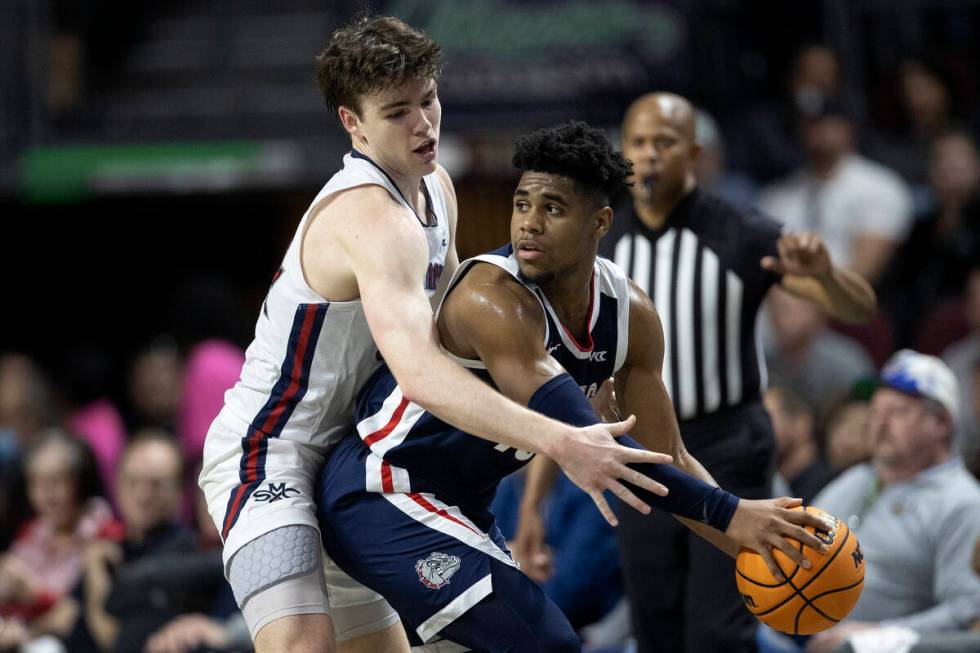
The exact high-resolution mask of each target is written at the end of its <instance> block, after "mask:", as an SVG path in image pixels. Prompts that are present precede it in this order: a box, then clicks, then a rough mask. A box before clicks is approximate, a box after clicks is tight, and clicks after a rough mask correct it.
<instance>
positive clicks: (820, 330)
mask: <svg viewBox="0 0 980 653" xmlns="http://www.w3.org/2000/svg"><path fill="white" fill-rule="evenodd" d="M766 314H767V316H768V318H769V319H768V322H767V323H765V324H764V327H765V325H768V326H769V327H770V328H769V330H768V331H765V330H764V331H763V333H764V336H763V342H764V344H765V346H764V350H765V356H766V365H767V366H768V367H769V371H770V373H771V374H772V376H773V378H779V379H782V380H783V381H785V382H786V383H787V384H788V385H789V386H791V387H794V388H798V389H799V391H800V394H801V395H803V396H805V397H807V398H808V400H809V402H810V403H811V404H812V406H813V408H814V410H815V411H816V418H817V422H822V420H823V419H824V417H826V415H827V411H828V410H829V408H830V407H831V406H832V405H834V404H835V403H837V402H839V401H840V400H841V399H843V398H844V397H846V396H847V394H848V393H849V392H850V390H851V387H852V386H853V385H854V383H855V382H856V381H857V380H859V379H861V378H864V377H870V376H873V375H874V370H875V367H874V363H873V362H872V361H871V357H870V356H869V355H868V353H867V352H866V351H865V350H864V349H863V348H862V347H861V346H860V345H859V344H857V343H856V342H855V341H853V340H851V339H850V338H848V337H847V336H844V335H841V334H839V333H837V332H835V331H831V330H830V329H829V328H827V320H826V317H825V316H824V313H823V312H822V311H821V310H820V308H819V307H817V306H815V305H813V304H811V303H809V302H805V301H802V300H800V299H798V298H796V297H794V296H793V295H790V294H789V293H788V292H786V291H784V290H782V289H781V288H773V289H772V291H770V293H769V296H768V298H767V299H766ZM764 327H763V328H764ZM794 496H795V495H794Z"/></svg>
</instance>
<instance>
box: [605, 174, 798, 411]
mask: <svg viewBox="0 0 980 653" xmlns="http://www.w3.org/2000/svg"><path fill="white" fill-rule="evenodd" d="M781 229H782V225H780V224H779V223H778V222H776V221H774V220H771V219H769V218H767V217H765V216H763V215H761V214H759V213H757V212H751V211H749V212H745V211H741V210H739V209H736V208H735V207H733V206H731V205H729V204H727V203H725V202H723V201H722V200H720V199H718V198H716V197H713V196H712V195H709V194H706V193H704V192H701V191H698V190H694V191H693V192H691V193H690V194H689V195H688V196H687V197H685V198H684V199H683V200H682V201H681V203H680V204H678V205H677V207H675V208H674V211H673V212H672V213H671V215H670V217H669V218H668V220H667V223H666V224H665V225H664V227H663V228H661V229H659V230H656V231H654V230H652V229H649V228H648V227H646V225H644V224H643V223H642V222H641V221H640V220H639V218H638V217H637V216H636V214H635V211H634V209H633V203H632V199H631V198H629V197H627V198H626V200H625V201H624V202H623V203H621V204H620V205H619V208H618V209H617V210H616V214H615V219H614V220H613V224H612V227H611V229H610V231H609V233H608V234H607V235H606V237H605V238H604V239H603V240H602V241H601V242H600V245H599V253H600V255H602V256H605V257H607V258H611V259H613V260H614V261H615V262H616V263H618V264H619V265H620V266H621V267H622V268H623V269H624V270H625V271H626V273H627V274H628V275H629V276H630V277H632V278H633V280H634V281H635V282H636V284H637V285H638V286H639V287H640V288H642V289H643V290H644V291H646V293H647V294H648V295H650V297H651V298H653V301H654V304H656V307H657V312H659V313H660V319H661V321H662V322H663V327H664V369H663V376H664V384H665V385H666V386H667V392H668V393H669V394H670V397H671V400H672V401H673V403H674V410H675V412H676V413H677V418H678V420H680V421H682V422H684V421H687V420H692V419H696V418H699V417H704V416H707V415H712V414H715V413H720V412H722V411H724V410H726V409H728V408H732V407H736V406H741V405H743V404H746V403H748V402H751V401H755V400H757V399H758V398H759V396H760V391H761V389H762V386H763V385H764V383H765V376H766V373H765V363H764V362H763V359H762V351H761V350H760V348H759V346H758V344H757V343H756V337H755V323H756V316H757V314H758V312H759V306H760V304H761V303H762V300H763V299H764V298H765V295H766V293H767V292H768V290H769V288H770V286H772V285H773V284H774V283H776V282H778V281H779V276H778V275H776V274H773V273H772V272H768V271H767V270H764V269H763V268H762V267H761V266H760V265H759V261H760V260H761V259H762V257H763V256H767V255H776V241H777V240H778V239H779V236H780V231H781Z"/></svg>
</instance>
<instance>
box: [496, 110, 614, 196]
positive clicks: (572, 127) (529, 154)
mask: <svg viewBox="0 0 980 653" xmlns="http://www.w3.org/2000/svg"><path fill="white" fill-rule="evenodd" d="M513 163H514V167H516V168H517V169H518V170H523V171H525V172H526V171H528V170H534V171H536V172H550V173H552V174H558V175H564V176H566V177H570V178H571V179H573V180H574V181H575V182H576V184H578V185H579V187H580V188H581V189H582V190H584V191H585V192H587V193H589V194H592V195H595V196H596V198H597V199H599V200H600V201H601V202H604V203H606V204H608V203H609V201H610V200H611V199H612V198H613V197H614V196H615V195H616V193H618V192H619V191H620V190H622V189H623V188H626V187H627V186H630V185H631V184H630V183H629V182H627V181H626V178H627V177H629V176H630V175H631V174H632V173H633V164H632V163H631V162H630V161H628V160H627V159H624V158H623V155H622V154H620V153H619V152H617V151H615V150H614V149H613V146H612V143H610V142H609V139H608V138H607V137H606V134H605V133H604V132H603V131H602V130H601V129H597V128H595V127H590V126H589V124H588V123H585V122H582V121H580V120H577V121H573V122H567V123H565V124H563V125H558V126H557V127H547V128H545V129H539V130H537V131H534V132H531V133H530V134H527V135H526V136H521V137H519V138H518V139H517V140H516V141H515V142H514V159H513Z"/></svg>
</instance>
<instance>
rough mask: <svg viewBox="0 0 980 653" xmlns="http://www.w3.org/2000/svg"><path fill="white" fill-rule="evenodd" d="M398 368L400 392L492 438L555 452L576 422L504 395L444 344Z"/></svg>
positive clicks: (548, 453) (447, 419)
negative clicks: (443, 348) (456, 358)
mask: <svg viewBox="0 0 980 653" xmlns="http://www.w3.org/2000/svg"><path fill="white" fill-rule="evenodd" d="M413 358H415V359H417V360H418V362H417V363H416V364H415V365H414V366H413V367H409V366H407V365H405V364H404V363H403V364H402V365H400V367H401V368H402V369H401V370H400V371H399V370H397V369H395V368H394V367H393V368H392V372H394V374H395V378H396V379H397V380H398V385H399V386H400V387H401V389H402V393H403V394H404V396H405V397H406V398H408V399H409V400H410V401H412V402H414V403H416V404H418V405H419V406H421V407H422V408H424V409H425V410H427V411H429V412H430V413H432V414H433V415H435V416H436V417H438V418H439V419H441V420H442V421H444V422H446V423H448V424H452V425H453V426H455V427H456V428H458V429H460V430H462V431H465V432H466V433H470V434H472V435H475V436H477V437H480V438H483V439H485V440H490V441H491V442H496V443H499V444H503V445H506V446H508V447H513V448H515V449H521V450H524V451H532V452H534V453H539V454H544V455H545V456H548V457H550V458H554V457H555V454H556V452H557V451H558V450H559V448H560V447H561V444H562V442H564V441H565V439H566V438H567V437H568V436H569V434H570V432H571V431H572V428H571V427H569V426H568V425H566V424H563V423H561V422H559V421H557V420H553V419H549V418H547V417H545V416H544V415H541V414H540V413H536V412H534V411H532V410H529V409H528V408H526V407H525V406H521V405H520V404H518V403H517V402H515V401H512V400H510V399H508V398H507V397H505V396H503V395H502V394H500V393H499V392H497V391H496V390H494V389H493V388H492V387H490V386H489V385H488V384H486V383H484V382H483V381H482V380H480V379H479V378H477V377H476V376H475V375H473V374H472V373H471V372H470V371H469V370H466V369H464V368H463V367H462V366H460V365H458V364H457V363H455V362H454V361H452V360H451V359H449V358H448V357H447V356H446V355H445V354H444V353H443V352H442V351H441V350H439V349H435V348H434V350H433V352H432V355H431V356H429V357H428V358H426V357H424V356H415V357H413Z"/></svg>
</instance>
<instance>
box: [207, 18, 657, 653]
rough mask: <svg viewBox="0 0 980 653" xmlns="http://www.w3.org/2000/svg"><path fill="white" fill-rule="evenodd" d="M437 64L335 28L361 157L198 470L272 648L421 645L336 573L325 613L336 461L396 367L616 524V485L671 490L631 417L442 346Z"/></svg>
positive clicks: (233, 567)
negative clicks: (479, 370) (328, 472)
mask: <svg viewBox="0 0 980 653" xmlns="http://www.w3.org/2000/svg"><path fill="white" fill-rule="evenodd" d="M439 66H440V48H439V46H438V45H437V44H436V43H435V42H433V41H432V40H431V39H429V38H428V37H427V36H426V35H425V34H423V33H421V32H419V31H418V30H415V29H413V28H411V27H409V26H407V25H405V24H404V23H402V22H400V21H398V20H396V19H393V18H388V17H381V16H376V17H370V18H364V19H358V20H357V21H355V22H354V23H353V24H351V25H349V26H347V27H343V28H341V29H338V30H337V31H335V32H334V33H333V35H332V36H331V38H330V41H329V42H328V44H327V46H326V48H325V49H324V51H323V52H322V53H321V55H320V56H319V58H318V59H317V72H318V80H319V83H320V86H321V89H322V91H323V93H324V97H325V99H326V102H327V105H328V106H329V107H330V109H331V110H333V111H336V112H337V115H338V117H339V119H340V121H341V123H342V125H343V127H344V129H345V130H346V131H347V132H348V133H349V134H350V137H351V143H352V148H353V150H352V152H351V153H350V154H348V155H347V156H345V157H344V167H343V169H342V170H341V171H340V172H338V173H337V174H335V175H334V176H333V177H332V178H331V179H330V181H329V182H327V184H326V186H324V188H323V189H322V190H321V191H320V193H319V194H318V195H317V196H316V198H315V199H314V201H313V203H312V205H311V206H310V208H309V210H308V211H307V212H306V214H305V215H304V216H303V219H302V221H301V222H300V224H299V227H298V228H297V231H296V235H295V237H294V239H293V241H292V243H291V244H290V246H289V249H288V250H287V252H286V255H285V258H284V259H283V263H282V266H281V268H280V270H279V272H278V273H277V274H276V276H275V279H274V281H273V284H272V287H271V289H270V290H269V294H268V296H267V298H266V300H265V303H264V304H263V306H262V310H261V314H260V315H259V318H258V323H257V325H256V335H255V340H254V341H253V342H252V344H251V345H250V346H249V348H248V351H247V353H246V362H245V365H244V368H243V369H242V375H241V380H240V381H239V382H238V383H237V384H236V385H235V387H234V388H233V389H232V390H230V391H229V392H228V393H227V395H226V398H225V406H224V408H223V409H222V411H221V413H220V414H219V415H218V417H217V418H216V419H215V421H214V423H213V425H212V427H211V429H210V431H209V433H208V437H207V441H206V444H205V450H204V466H203V470H202V473H201V477H200V483H201V488H202V489H203V491H204V493H205V496H206V498H207V501H208V510H209V512H210V514H211V516H212V518H213V519H214V521H215V523H216V524H217V526H218V529H219V531H220V532H221V536H222V538H223V541H224V562H225V569H226V574H227V576H228V579H229V582H230V583H231V586H232V588H233V590H234V592H235V596H236V599H237V601H238V604H239V606H240V607H241V609H242V611H243V613H244V615H245V618H246V621H247V622H248V625H249V629H250V631H251V634H252V637H253V640H254V642H255V646H256V649H257V650H258V651H259V652H260V653H262V652H264V651H284V650H288V651H293V652H297V651H314V650H315V651H318V652H319V651H324V650H328V651H332V650H333V648H334V646H333V641H334V631H335V629H336V636H337V639H339V640H351V641H352V647H351V648H359V649H360V650H370V651H384V650H402V649H404V648H406V644H405V642H404V635H402V634H401V627H400V625H398V623H397V615H396V614H395V613H394V612H393V611H392V610H391V608H390V607H389V606H388V605H387V603H385V602H384V600H383V599H382V598H381V597H380V596H378V595H377V594H374V593H373V592H369V591H367V590H366V589H365V588H363V587H361V586H360V585H358V584H357V583H355V582H353V581H351V580H350V579H349V578H346V577H345V576H344V575H343V574H342V573H340V572H339V570H336V569H335V568H333V567H329V566H328V569H327V584H328V585H329V586H330V603H329V604H328V601H327V595H326V592H325V589H324V580H323V578H324V576H323V565H322V562H321V554H320V537H319V533H318V532H317V520H316V515H315V508H314V501H313V480H314V476H315V474H316V473H317V471H318V470H319V469H320V467H321V465H322V464H323V457H324V455H325V454H326V452H327V450H328V449H329V447H330V446H331V444H332V443H333V442H334V440H336V439H337V438H338V437H339V436H340V435H342V434H344V433H346V432H349V430H350V424H351V420H352V417H353V399H354V396H355V393H356V391H357V390H358V388H359V387H360V386H361V385H362V384H363V382H364V381H365V380H367V378H368V377H369V376H370V375H371V373H372V372H374V370H375V369H376V368H377V367H378V366H379V365H380V360H381V358H382V357H383V358H384V360H386V361H387V362H388V364H389V366H390V369H391V370H392V372H393V373H394V374H395V377H396V378H397V379H398V380H399V382H400V383H401V384H402V389H403V391H404V392H405V394H406V396H409V397H411V398H412V399H413V400H414V401H415V402H417V404H418V405H420V406H423V407H425V409H427V410H429V411H431V412H432V413H433V414H435V415H438V416H439V417H440V418H443V419H445V420H446V421H447V422H449V423H452V424H454V425H456V426H458V427H460V428H463V429H465V430H466V431H467V432H471V433H474V434H477V435H479V436H482V437H487V438H490V439H492V440H493V441H494V442H495V443H496V442H500V443H503V445H504V446H509V447H514V448H520V449H527V450H532V451H537V452H540V453H544V454H546V455H548V456H550V457H553V458H554V459H555V460H557V461H558V462H559V464H561V465H562V466H563V467H564V468H565V470H566V471H567V472H568V474H569V476H570V477H571V478H572V479H573V480H574V481H575V482H576V483H577V484H578V485H580V486H581V487H582V488H583V489H584V490H585V491H587V492H589V493H590V494H591V495H592V496H593V498H594V500H595V501H596V502H597V503H598V504H599V505H600V506H601V508H602V510H603V511H604V513H605V514H607V515H610V516H611V515H612V513H611V511H610V510H609V507H608V505H607V504H606V502H605V499H603V498H602V494H601V492H602V490H604V489H607V488H611V489H613V490H615V491H616V492H617V493H618V494H620V495H622V496H623V497H624V498H625V499H626V500H627V501H629V502H631V504H632V505H634V506H635V507H637V508H641V509H644V508H645V509H647V510H648V509H649V508H646V506H645V505H644V504H643V503H642V502H640V500H639V499H638V498H637V497H636V496H635V495H633V494H632V493H631V492H630V491H629V490H627V489H626V488H625V487H624V486H622V485H621V484H619V482H618V481H617V480H616V478H617V477H620V476H623V475H627V476H629V477H630V478H631V479H632V480H633V481H634V482H635V483H638V484H640V485H643V486H645V487H646V488H647V489H648V490H651V491H662V488H661V487H660V486H659V485H658V484H656V483H654V482H653V481H649V480H648V479H646V478H642V477H640V476H639V475H637V474H636V472H634V471H631V470H629V469H627V468H626V467H625V463H627V462H642V461H658V460H660V459H661V458H662V457H660V456H657V455H656V454H653V453H650V452H638V451H636V450H633V449H630V448H627V447H622V446H620V445H618V444H616V442H615V441H614V440H613V437H612V436H614V435H618V434H621V433H622V432H624V431H625V429H626V428H627V427H628V426H629V424H628V423H623V424H616V425H607V426H601V425H592V426H587V427H586V428H572V427H569V426H567V425H565V424H561V423H559V422H557V421H554V420H549V419H546V418H544V417H542V416H541V415H539V414H537V413H534V412H532V411H529V410H528V409H526V408H524V407H522V406H519V405H518V404H516V403H514V402H513V401H511V400H508V399H506V398H504V397H503V396H502V395H500V394H498V393H495V392H493V391H492V390H491V389H490V388H488V387H487V386H486V385H485V384H483V383H481V382H480V381H479V380H477V379H475V378H473V376H472V375H470V374H469V373H468V372H466V371H465V370H464V369H463V368H461V367H460V366H459V365H457V364H456V363H454V362H453V361H451V360H450V359H449V358H448V357H447V356H446V355H445V354H443V353H442V352H441V350H440V348H439V345H438V343H437V341H436V338H435V332H434V326H433V322H432V304H430V301H433V302H435V301H437V300H438V298H439V297H440V296H441V295H442V293H443V291H444V288H445V286H446V281H447V279H448V275H446V274H445V273H446V272H448V273H449V275H451V274H452V272H453V271H454V269H455V268H456V267H457V259H456V254H455V249H454V242H453V234H454V228H455V221H456V205H455V197H454V194H453V188H452V184H451V182H450V180H449V177H448V175H447V174H446V172H445V171H444V170H443V169H442V168H441V167H439V166H438V164H437V155H438V146H439V124H440V114H441V109H440V106H439V99H438V96H437V90H436V81H437V79H438V76H439ZM443 277H446V278H443ZM379 354H380V355H379ZM610 518H611V517H610ZM328 564H329V562H328ZM328 615H330V616H328ZM331 617H332V619H331Z"/></svg>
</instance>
